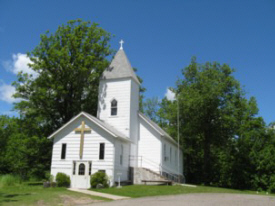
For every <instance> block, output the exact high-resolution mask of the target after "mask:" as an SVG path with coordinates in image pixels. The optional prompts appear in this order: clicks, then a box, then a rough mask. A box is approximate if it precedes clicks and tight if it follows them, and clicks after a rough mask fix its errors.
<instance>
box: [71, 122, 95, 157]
mask: <svg viewBox="0 0 275 206" xmlns="http://www.w3.org/2000/svg"><path fill="white" fill-rule="evenodd" d="M74 131H75V132H81V139H80V150H79V158H80V159H82V157H83V144H84V134H85V132H91V131H92V130H91V129H90V128H85V122H84V121H82V123H81V128H76V129H75V130H74Z"/></svg>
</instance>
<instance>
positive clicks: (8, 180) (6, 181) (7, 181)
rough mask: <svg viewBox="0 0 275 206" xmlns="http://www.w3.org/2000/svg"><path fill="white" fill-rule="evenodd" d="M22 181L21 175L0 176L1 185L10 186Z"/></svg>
mask: <svg viewBox="0 0 275 206" xmlns="http://www.w3.org/2000/svg"><path fill="white" fill-rule="evenodd" d="M20 183H21V181H20V177H19V176H15V175H10V174H9V175H3V176H0V186H1V187H9V186H15V185H19V184H20Z"/></svg>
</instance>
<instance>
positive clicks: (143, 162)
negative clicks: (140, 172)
mask: <svg viewBox="0 0 275 206" xmlns="http://www.w3.org/2000/svg"><path fill="white" fill-rule="evenodd" d="M129 165H130V167H142V168H146V169H149V170H152V171H153V172H155V173H158V174H159V175H161V176H163V177H164V178H166V179H168V180H172V181H174V182H178V183H185V177H184V175H182V174H177V173H175V172H174V171H172V170H170V169H168V168H167V167H165V166H163V165H161V164H158V163H156V162H154V161H152V160H150V159H148V158H146V157H143V156H133V155H130V156H129Z"/></svg>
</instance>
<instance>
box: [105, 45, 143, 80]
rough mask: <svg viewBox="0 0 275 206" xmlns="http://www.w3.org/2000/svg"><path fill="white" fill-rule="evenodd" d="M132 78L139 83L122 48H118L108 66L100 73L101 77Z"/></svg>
mask: <svg viewBox="0 0 275 206" xmlns="http://www.w3.org/2000/svg"><path fill="white" fill-rule="evenodd" d="M126 77H131V78H133V79H134V80H135V81H136V82H137V83H138V84H140V82H139V80H138V78H137V76H136V74H135V72H134V70H133V68H132V66H131V64H130V62H129V60H128V58H127V56H126V54H125V52H124V50H123V49H120V50H118V52H117V53H116V55H115V57H114V59H113V60H112V62H111V64H110V66H109V67H107V68H106V69H105V71H104V72H103V74H102V77H101V78H102V79H119V78H126Z"/></svg>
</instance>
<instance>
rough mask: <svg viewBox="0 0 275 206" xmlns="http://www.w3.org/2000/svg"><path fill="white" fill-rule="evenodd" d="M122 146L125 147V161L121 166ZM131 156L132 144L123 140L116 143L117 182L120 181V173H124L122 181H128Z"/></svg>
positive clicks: (121, 177)
mask: <svg viewBox="0 0 275 206" xmlns="http://www.w3.org/2000/svg"><path fill="white" fill-rule="evenodd" d="M121 145H123V161H122V163H123V164H122V165H121V164H120V154H121ZM129 155H130V144H129V143H128V142H123V141H121V140H116V142H115V172H114V176H115V181H118V175H117V174H118V173H122V175H121V176H120V180H121V181H126V180H128V171H129Z"/></svg>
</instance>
